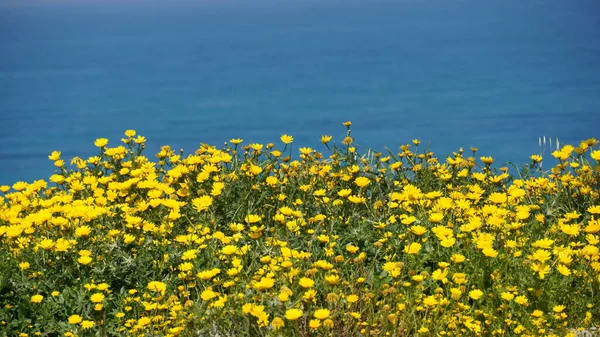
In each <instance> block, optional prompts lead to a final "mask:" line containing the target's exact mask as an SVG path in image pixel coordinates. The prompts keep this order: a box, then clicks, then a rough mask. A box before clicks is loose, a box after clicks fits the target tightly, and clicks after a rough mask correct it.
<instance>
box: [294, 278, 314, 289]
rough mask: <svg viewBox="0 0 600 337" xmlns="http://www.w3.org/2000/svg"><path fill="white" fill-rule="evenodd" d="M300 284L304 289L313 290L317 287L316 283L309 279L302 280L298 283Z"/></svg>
mask: <svg viewBox="0 0 600 337" xmlns="http://www.w3.org/2000/svg"><path fill="white" fill-rule="evenodd" d="M298 284H300V286H301V287H302V288H312V287H313V286H314V285H315V281H313V280H311V279H309V278H308V277H303V278H301V279H300V281H298Z"/></svg>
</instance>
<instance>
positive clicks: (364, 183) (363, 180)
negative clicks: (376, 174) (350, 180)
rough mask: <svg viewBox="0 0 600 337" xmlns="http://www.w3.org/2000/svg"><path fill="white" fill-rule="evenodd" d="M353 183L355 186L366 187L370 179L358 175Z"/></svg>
mask: <svg viewBox="0 0 600 337" xmlns="http://www.w3.org/2000/svg"><path fill="white" fill-rule="evenodd" d="M354 183H355V184H356V186H358V187H361V188H362V187H366V186H367V185H369V184H370V183H371V180H370V179H369V178H367V177H358V178H356V179H354Z"/></svg>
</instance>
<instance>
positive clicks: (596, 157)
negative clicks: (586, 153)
mask: <svg viewBox="0 0 600 337" xmlns="http://www.w3.org/2000/svg"><path fill="white" fill-rule="evenodd" d="M590 156H591V157H592V159H594V160H597V161H600V150H596V151H592V153H590Z"/></svg>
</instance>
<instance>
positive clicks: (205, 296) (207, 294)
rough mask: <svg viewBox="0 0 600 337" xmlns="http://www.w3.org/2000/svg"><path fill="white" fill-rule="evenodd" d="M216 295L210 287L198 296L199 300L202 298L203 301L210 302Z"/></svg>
mask: <svg viewBox="0 0 600 337" xmlns="http://www.w3.org/2000/svg"><path fill="white" fill-rule="evenodd" d="M218 295H219V294H218V293H216V292H214V291H213V290H212V287H208V288H206V289H205V290H204V291H202V293H201V294H200V298H202V299H203V300H204V301H210V300H211V299H213V298H215V297H217V296H218Z"/></svg>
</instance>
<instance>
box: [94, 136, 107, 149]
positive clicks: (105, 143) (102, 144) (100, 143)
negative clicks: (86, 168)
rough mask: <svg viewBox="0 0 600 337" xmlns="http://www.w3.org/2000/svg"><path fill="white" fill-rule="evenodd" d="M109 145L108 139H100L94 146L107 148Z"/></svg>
mask: <svg viewBox="0 0 600 337" xmlns="http://www.w3.org/2000/svg"><path fill="white" fill-rule="evenodd" d="M107 144H108V139H106V138H98V139H96V140H95V141H94V145H95V146H96V147H105V146H106V145H107Z"/></svg>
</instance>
